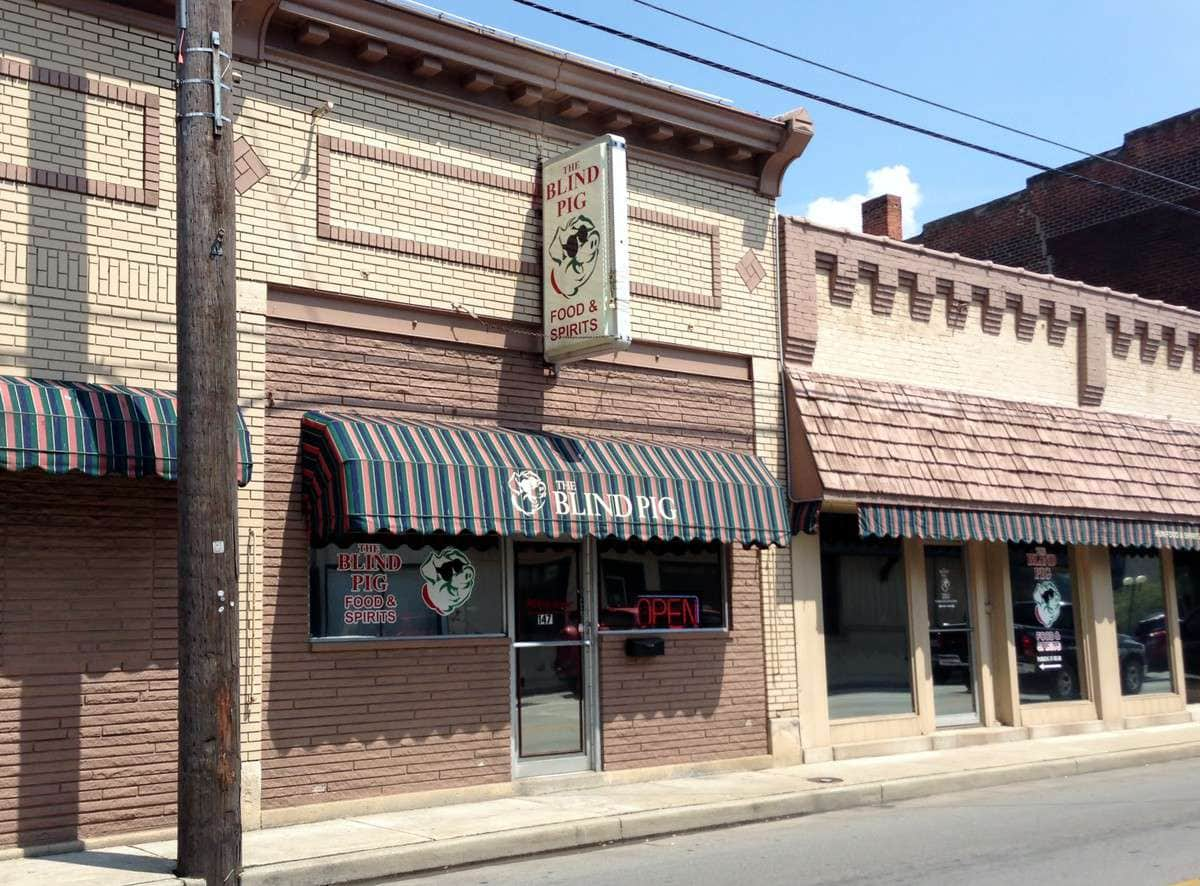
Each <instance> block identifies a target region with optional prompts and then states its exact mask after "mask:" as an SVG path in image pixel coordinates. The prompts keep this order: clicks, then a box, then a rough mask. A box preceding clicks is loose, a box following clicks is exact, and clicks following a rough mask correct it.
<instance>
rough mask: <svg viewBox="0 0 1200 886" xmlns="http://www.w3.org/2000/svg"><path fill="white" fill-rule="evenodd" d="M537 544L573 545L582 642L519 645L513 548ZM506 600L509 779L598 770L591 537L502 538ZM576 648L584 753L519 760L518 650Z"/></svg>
mask: <svg viewBox="0 0 1200 886" xmlns="http://www.w3.org/2000/svg"><path fill="white" fill-rule="evenodd" d="M539 541H544V542H547V543H556V544H566V545H574V546H575V549H576V557H577V570H576V571H577V572H578V580H579V584H580V588H579V592H580V599H581V601H582V604H583V608H582V611H581V613H580V616H581V618H580V639H579V641H578V642H577V641H574V640H565V641H564V640H551V641H546V640H543V641H536V640H534V641H528V642H518V641H517V558H516V552H515V547H516V545H517V544H520V543H524V542H529V543H533V544H536V543H538V542H539ZM504 549H505V561H506V562H505V573H506V574H505V596H506V598H507V600H506V609H507V612H508V619H509V631H510V637H511V638H512V640H511V642H510V643H509V651H508V674H509V678H508V682H509V691H508V702H509V734H510V752H511V760H512V777H513V778H514V779H516V778H532V777H537V776H540V775H564V774H568V773H575V772H592V771H596V770H599V769H600V761H601V756H600V734H601V730H600V680H599V654H598V653H599V644H598V642H597V636H596V634H597V630H596V585H597V583H598V582H597V578H596V575H597V572H596V543H595V540H594V539H590V538H589V539H584V540H583V541H574V540H572V539H564V540H563V541H561V542H558V541H556V540H554V539H521V540H520V541H515V540H514V539H512V538H508V539H505V542H504ZM574 645H578V646H579V647H580V666H581V668H582V672H583V699H582V702H581V707H582V714H583V724H582V738H583V753H581V754H560V755H557V756H548V757H534V758H530V759H522V758H521V736H520V728H521V719H520V712H519V710H518V706H517V650H518V649H527V648H539V647H540V648H546V647H555V646H574Z"/></svg>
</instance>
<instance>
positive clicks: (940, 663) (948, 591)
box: [925, 546, 979, 726]
mask: <svg viewBox="0 0 1200 886" xmlns="http://www.w3.org/2000/svg"><path fill="white" fill-rule="evenodd" d="M925 581H926V583H927V585H928V597H929V647H930V655H931V659H932V662H933V704H934V713H935V714H936V717H937V725H938V726H965V725H970V724H974V723H978V722H979V711H978V708H977V705H976V701H975V662H974V655H973V651H974V645H975V644H974V641H975V637H974V631H973V628H972V625H971V595H970V589H969V588H968V586H967V570H966V567H965V565H964V563H963V551H962V548H961V547H931V546H927V547H926V548H925Z"/></svg>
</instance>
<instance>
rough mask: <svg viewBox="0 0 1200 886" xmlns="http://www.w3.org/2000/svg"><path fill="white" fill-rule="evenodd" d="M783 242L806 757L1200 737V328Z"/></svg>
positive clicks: (890, 257) (1165, 315)
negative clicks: (1157, 735) (1040, 741)
mask: <svg viewBox="0 0 1200 886" xmlns="http://www.w3.org/2000/svg"><path fill="white" fill-rule="evenodd" d="M781 242H782V252H783V277H784V320H783V323H784V330H785V332H784V335H785V342H786V344H785V352H786V353H787V355H788V359H787V364H786V374H787V386H786V387H787V393H786V397H787V408H788V415H787V428H788V438H789V485H790V493H791V497H792V499H793V500H794V501H795V502H797V505H796V507H797V510H798V512H799V514H800V519H799V521H798V522H799V523H801V524H803V527H802V528H805V529H807V530H809V531H808V532H801V533H800V534H798V535H797V536H796V539H795V541H794V543H793V547H792V570H793V571H792V575H793V582H794V585H793V589H794V597H793V606H794V612H795V616H796V637H797V642H796V653H795V654H796V660H797V667H798V670H799V671H800V672H801V673H804V674H807V677H808V678H807V680H806V681H803V682H802V684H801V686H800V691H799V692H798V694H797V698H796V708H795V710H796V713H797V718H796V728H797V731H798V733H799V743H800V744H801V746H802V749H803V750H802V756H803V758H804V759H809V760H819V759H828V758H829V757H830V756H834V757H852V756H856V755H866V754H879V753H889V752H901V751H907V750H918V749H921V748H928V747H953V746H958V745H962V744H968V743H980V742H986V741H1003V740H1012V739H1013V738H1021V737H1025V736H1041V735H1053V734H1061V733H1064V732H1072V731H1091V730H1096V729H1102V728H1109V729H1111V728H1125V727H1133V726H1137V725H1150V724H1155V723H1168V722H1182V721H1185V720H1189V719H1191V718H1192V716H1193V712H1194V710H1195V709H1194V708H1193V709H1191V710H1189V708H1188V704H1189V703H1192V704H1194V703H1195V702H1196V701H1197V700H1198V699H1197V679H1196V678H1197V664H1198V662H1197V661H1196V659H1195V653H1194V651H1190V652H1189V649H1190V648H1191V647H1192V646H1194V645H1195V643H1194V640H1191V639H1190V637H1191V634H1192V633H1193V632H1194V627H1189V625H1190V624H1191V623H1192V622H1195V620H1196V617H1195V615H1194V609H1195V605H1196V589H1195V578H1194V570H1195V565H1194V564H1195V562H1196V558H1197V556H1198V554H1197V551H1198V550H1200V532H1198V531H1197V525H1198V524H1200V486H1198V485H1197V479H1196V477H1197V473H1196V468H1197V459H1200V356H1198V352H1197V342H1198V335H1200V315H1197V314H1195V313H1193V312H1189V311H1186V310H1181V309H1176V308H1173V307H1170V306H1166V305H1162V304H1160V303H1155V302H1147V301H1145V300H1142V299H1138V298H1136V297H1133V296H1126V295H1123V294H1120V293H1114V292H1111V291H1109V290H1097V289H1092V288H1089V287H1086V286H1082V285H1081V284H1077V283H1073V282H1069V281H1062V280H1056V279H1054V278H1052V277H1046V276H1043V275H1036V274H1029V273H1025V272H1020V271H1016V270H1013V269H1009V268H1003V267H999V266H994V265H991V264H985V263H981V262H974V261H970V260H965V259H962V258H960V257H958V256H951V255H945V254H940V253H936V252H933V251H930V250H926V249H923V248H921V247H915V246H911V245H909V244H906V243H902V242H897V241H895V240H890V239H888V238H886V237H880V236H871V235H860V234H853V233H849V232H846V231H834V230H830V229H825V228H821V227H819V226H816V225H811V224H808V223H807V222H804V221H803V220H799V219H782V220H781ZM818 515H819V516H818Z"/></svg>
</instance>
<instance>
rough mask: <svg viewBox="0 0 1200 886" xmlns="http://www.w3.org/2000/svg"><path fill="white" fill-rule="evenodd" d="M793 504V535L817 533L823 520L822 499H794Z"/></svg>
mask: <svg viewBox="0 0 1200 886" xmlns="http://www.w3.org/2000/svg"><path fill="white" fill-rule="evenodd" d="M791 505H792V535H799V534H800V533H802V532H803V533H804V534H805V535H816V534H817V527H818V526H819V525H820V520H821V501H820V499H815V500H813V501H794V502H792V503H791Z"/></svg>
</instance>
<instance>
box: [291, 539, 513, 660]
mask: <svg viewBox="0 0 1200 886" xmlns="http://www.w3.org/2000/svg"><path fill="white" fill-rule="evenodd" d="M311 588H312V591H311V602H310V615H311V629H312V636H313V637H317V638H319V637H457V636H468V635H481V634H482V635H489V634H490V635H495V634H503V633H504V566H503V557H502V553H501V546H500V542H499V540H498V539H496V538H477V537H473V536H413V537H411V538H409V537H405V538H395V537H389V538H381V537H373V538H371V539H370V540H369V541H368V540H363V541H356V542H349V543H346V544H344V545H336V544H330V545H326V546H325V547H323V548H319V549H316V550H314V551H313V552H312V576H311Z"/></svg>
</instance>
